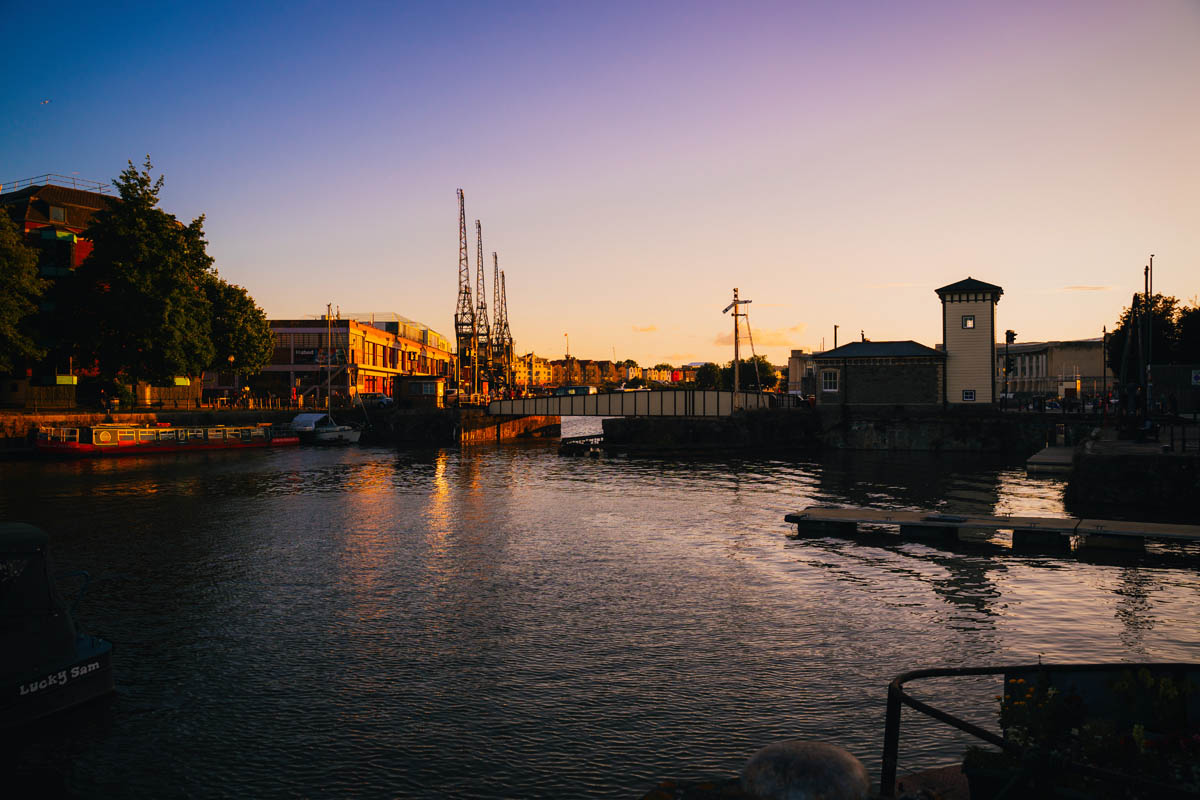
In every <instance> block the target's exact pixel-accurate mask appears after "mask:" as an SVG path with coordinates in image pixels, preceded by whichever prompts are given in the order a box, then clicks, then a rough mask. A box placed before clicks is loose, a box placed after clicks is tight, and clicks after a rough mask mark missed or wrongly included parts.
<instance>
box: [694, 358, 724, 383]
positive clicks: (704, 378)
mask: <svg viewBox="0 0 1200 800" xmlns="http://www.w3.org/2000/svg"><path fill="white" fill-rule="evenodd" d="M696 388H697V389H720V388H721V368H720V367H718V366H717V365H716V364H714V363H712V362H711V361H710V362H708V363H707V364H704V365H703V366H701V367H700V368H699V369H698V370H696Z"/></svg>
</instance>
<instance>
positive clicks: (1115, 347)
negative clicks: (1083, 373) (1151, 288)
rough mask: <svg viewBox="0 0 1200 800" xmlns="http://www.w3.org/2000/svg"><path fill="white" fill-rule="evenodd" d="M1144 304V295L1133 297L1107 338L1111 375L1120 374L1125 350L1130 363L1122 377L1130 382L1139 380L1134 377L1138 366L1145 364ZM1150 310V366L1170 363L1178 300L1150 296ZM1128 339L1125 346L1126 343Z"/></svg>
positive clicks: (1175, 344) (1176, 337)
mask: <svg viewBox="0 0 1200 800" xmlns="http://www.w3.org/2000/svg"><path fill="white" fill-rule="evenodd" d="M1135 307H1136V311H1137V315H1136V316H1137V323H1138V328H1137V330H1136V331H1135V330H1134V328H1133V321H1134V316H1135ZM1146 308H1147V305H1146V303H1145V296H1144V295H1142V294H1141V293H1139V294H1135V295H1134V296H1133V302H1132V303H1130V305H1129V306H1128V307H1126V308H1125V310H1124V311H1123V312H1122V313H1121V318H1120V319H1119V320H1118V321H1117V325H1116V327H1115V328H1114V329H1113V331H1112V332H1111V333H1110V334H1109V336H1108V365H1109V366H1110V367H1111V368H1112V371H1113V373H1114V374H1115V375H1117V376H1120V375H1121V367H1122V366H1123V361H1124V358H1125V355H1126V351H1127V350H1128V355H1129V360H1130V364H1128V365H1127V366H1126V372H1125V377H1126V379H1127V380H1130V381H1137V380H1139V379H1140V378H1141V376H1140V375H1139V374H1138V371H1139V368H1140V366H1141V365H1144V364H1145V356H1146V341H1147V338H1146V328H1145V327H1144V326H1145V324H1146V322H1145V313H1146ZM1149 309H1150V335H1149V341H1150V362H1151V363H1153V364H1172V363H1174V362H1175V361H1176V360H1177V359H1178V356H1179V316H1180V309H1179V300H1178V299H1177V298H1174V297H1169V296H1165V295H1161V294H1156V295H1152V296H1151V297H1150V303H1149ZM1130 337H1132V339H1130ZM1127 339H1130V341H1129V343H1128V346H1127V345H1126V340H1127Z"/></svg>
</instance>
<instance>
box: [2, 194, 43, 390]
mask: <svg viewBox="0 0 1200 800" xmlns="http://www.w3.org/2000/svg"><path fill="white" fill-rule="evenodd" d="M37 262H38V254H37V251H36V250H34V249H33V248H31V247H29V246H27V245H26V244H25V242H23V241H21V231H20V229H19V228H18V227H17V225H16V224H15V223H14V222H13V221H12V218H11V217H9V215H8V214H7V213H5V212H4V211H2V210H0V372H11V371H12V370H13V369H14V368H15V367H16V366H17V364H18V362H20V361H23V360H27V359H28V360H37V359H39V358H41V357H42V356H43V355H45V351H44V350H43V349H42V348H40V347H38V344H37V342H36V341H34V339H33V336H32V332H31V325H32V322H33V317H34V315H35V314H36V313H37V310H38V305H37V301H38V299H39V298H40V297H41V296H42V295H43V294H44V293H45V291H46V287H47V284H48V282H47V281H45V280H43V279H42V278H40V277H38V268H37Z"/></svg>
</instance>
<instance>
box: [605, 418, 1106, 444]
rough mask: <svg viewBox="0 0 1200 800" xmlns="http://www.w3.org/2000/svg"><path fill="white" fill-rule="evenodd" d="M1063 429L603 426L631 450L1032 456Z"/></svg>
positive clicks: (954, 424) (610, 440)
mask: <svg viewBox="0 0 1200 800" xmlns="http://www.w3.org/2000/svg"><path fill="white" fill-rule="evenodd" d="M1062 423H1063V421H1062V420H1061V419H1059V418H1057V417H1056V416H1055V415H1053V414H1006V413H1003V412H1001V411H999V410H996V409H993V408H978V409H958V408H951V409H941V408H935V409H914V408H912V407H901V406H893V407H880V406H835V407H821V406H818V407H817V408H815V409H806V408H799V409H758V410H753V411H745V412H740V413H738V414H735V415H733V416H732V417H618V418H612V419H606V420H604V422H603V425H604V445H605V447H607V448H610V449H617V450H628V451H637V450H647V451H655V450H730V449H790V450H819V449H821V448H829V449H836V450H906V451H928V452H939V451H946V452H978V453H1010V454H1013V455H1022V456H1027V455H1032V454H1033V453H1035V452H1037V451H1038V450H1039V449H1041V448H1042V447H1044V446H1046V445H1047V444H1049V443H1053V442H1054V441H1055V436H1056V433H1058V431H1059V428H1058V426H1059V425H1060V424H1062ZM1095 424H1096V423H1095V422H1092V421H1088V420H1072V421H1071V422H1069V423H1067V424H1066V425H1065V427H1066V428H1067V431H1066V434H1065V436H1064V438H1066V439H1067V440H1068V441H1070V440H1071V439H1072V437H1074V438H1075V440H1077V441H1079V440H1082V438H1083V437H1084V435H1085V434H1084V432H1085V431H1088V430H1090V429H1091V428H1092V427H1094V426H1095Z"/></svg>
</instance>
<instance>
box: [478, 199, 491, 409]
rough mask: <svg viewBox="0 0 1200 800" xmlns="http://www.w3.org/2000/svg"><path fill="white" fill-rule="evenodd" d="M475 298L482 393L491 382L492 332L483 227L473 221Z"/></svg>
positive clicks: (480, 387)
mask: <svg viewBox="0 0 1200 800" xmlns="http://www.w3.org/2000/svg"><path fill="white" fill-rule="evenodd" d="M475 244H476V250H475V267H476V269H475V275H476V281H475V297H476V298H477V299H478V301H479V304H478V306H477V307H476V309H475V334H476V340H475V353H476V359H477V360H478V362H479V381H478V387H479V389H478V391H480V392H482V391H484V384H485V383H486V384H488V385H489V386H490V384H491V383H492V381H493V375H492V330H491V327H490V326H489V325H488V308H487V290H486V289H485V288H484V282H483V226H482V225H481V224H480V223H479V220H475Z"/></svg>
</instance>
